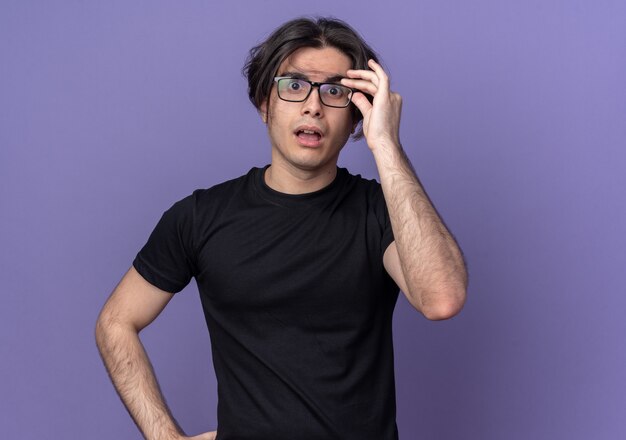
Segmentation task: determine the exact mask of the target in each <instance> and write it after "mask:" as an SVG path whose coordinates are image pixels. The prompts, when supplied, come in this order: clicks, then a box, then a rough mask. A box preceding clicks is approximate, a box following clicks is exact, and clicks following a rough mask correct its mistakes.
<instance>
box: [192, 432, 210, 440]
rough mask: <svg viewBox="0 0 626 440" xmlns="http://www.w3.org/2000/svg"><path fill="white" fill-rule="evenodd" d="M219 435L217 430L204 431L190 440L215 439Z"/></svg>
mask: <svg viewBox="0 0 626 440" xmlns="http://www.w3.org/2000/svg"><path fill="white" fill-rule="evenodd" d="M216 437H217V431H211V432H204V433H202V434H200V435H196V436H194V437H189V440H215V438H216Z"/></svg>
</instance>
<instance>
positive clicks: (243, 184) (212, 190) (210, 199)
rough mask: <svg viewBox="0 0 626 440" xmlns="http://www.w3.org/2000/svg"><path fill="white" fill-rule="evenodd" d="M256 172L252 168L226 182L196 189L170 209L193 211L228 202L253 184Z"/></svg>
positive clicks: (255, 169)
mask: <svg viewBox="0 0 626 440" xmlns="http://www.w3.org/2000/svg"><path fill="white" fill-rule="evenodd" d="M258 171H259V168H252V169H250V171H248V172H247V173H246V174H244V175H242V176H239V177H236V178H234V179H230V180H226V181H224V182H221V183H218V184H215V185H213V186H211V187H208V188H198V189H196V190H194V191H193V192H192V193H191V194H189V195H187V196H186V197H184V198H182V199H180V200H178V201H177V202H175V203H174V205H173V206H172V208H170V209H179V210H191V211H195V210H197V209H202V208H206V207H211V206H215V205H216V204H220V203H222V202H225V201H228V200H229V199H230V198H232V197H233V196H235V195H237V193H241V192H242V191H245V190H246V188H247V187H248V186H249V185H250V184H251V183H252V182H253V180H254V177H255V176H256V174H257V173H258Z"/></svg>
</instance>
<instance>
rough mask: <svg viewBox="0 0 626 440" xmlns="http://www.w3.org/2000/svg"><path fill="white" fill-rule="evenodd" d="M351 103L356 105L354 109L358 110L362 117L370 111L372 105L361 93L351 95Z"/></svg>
mask: <svg viewBox="0 0 626 440" xmlns="http://www.w3.org/2000/svg"><path fill="white" fill-rule="evenodd" d="M352 103H353V104H354V105H356V108H358V109H359V111H360V112H361V114H362V115H363V116H365V115H366V114H367V112H369V111H370V110H371V109H372V104H371V103H370V102H369V100H368V99H367V98H366V97H365V95H364V94H363V93H361V92H356V93H355V94H354V95H352Z"/></svg>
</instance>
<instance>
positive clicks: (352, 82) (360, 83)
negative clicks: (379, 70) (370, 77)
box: [341, 78, 378, 96]
mask: <svg viewBox="0 0 626 440" xmlns="http://www.w3.org/2000/svg"><path fill="white" fill-rule="evenodd" d="M341 84H343V85H344V86H348V87H350V88H353V89H359V90H362V91H364V92H367V93H369V94H370V95H372V96H374V95H375V94H376V92H377V91H378V87H376V86H375V85H374V84H372V83H371V82H370V81H364V80H357V79H348V78H343V79H342V80H341Z"/></svg>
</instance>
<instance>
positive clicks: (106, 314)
mask: <svg viewBox="0 0 626 440" xmlns="http://www.w3.org/2000/svg"><path fill="white" fill-rule="evenodd" d="M172 297H173V294H171V293H168V292H165V291H163V290H161V289H159V288H157V287H155V286H153V285H152V284H150V283H148V282H147V281H146V280H145V279H144V278H143V277H142V276H141V275H140V274H139V273H138V272H137V271H136V270H135V268H134V267H131V268H130V270H129V271H128V272H127V273H126V275H124V277H123V278H122V280H121V281H120V283H119V284H118V286H117V287H116V288H115V290H114V291H113V293H112V294H111V296H110V297H109V299H108V300H107V302H106V304H105V305H104V307H103V308H102V311H101V312H100V316H99V317H98V321H97V323H96V344H97V345H98V349H99V350H100V355H101V356H102V360H103V361H104V365H105V366H106V369H107V371H108V373H109V376H110V377H111V381H112V382H113V385H114V386H115V389H116V390H117V393H118V394H119V396H120V398H121V399H122V402H123V403H124V405H125V406H126V409H127V410H128V412H129V414H130V415H131V417H132V418H133V420H134V421H135V424H136V425H137V427H138V428H139V430H140V431H141V433H142V434H143V436H144V438H146V439H148V440H152V439H155V440H156V439H158V440H166V439H172V440H174V439H176V440H179V439H185V438H189V437H185V435H184V433H183V431H182V430H181V429H180V427H179V426H178V424H177V423H176V421H175V420H174V418H173V417H172V414H171V413H170V410H169V408H168V407H167V405H166V403H165V400H164V399H163V395H162V394H161V390H160V389H159V384H158V383H157V380H156V377H155V375H154V371H153V369H152V365H151V363H150V360H149V359H148V356H147V355H146V352H145V350H144V347H143V345H142V343H141V341H140V339H139V332H140V331H141V330H142V329H143V328H144V327H146V326H147V325H148V324H150V323H151V322H152V321H153V320H154V319H155V318H156V317H157V316H158V315H159V314H160V313H161V311H162V310H163V309H164V308H165V306H166V305H167V303H168V302H169V301H170V299H171V298H172ZM215 436H216V432H215V431H213V432H207V433H204V434H201V435H199V436H196V437H192V438H193V439H195V440H214V439H215Z"/></svg>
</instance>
